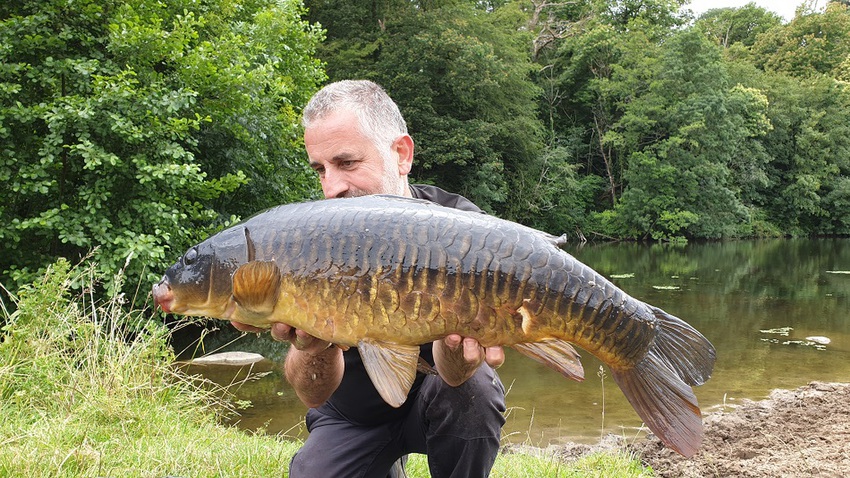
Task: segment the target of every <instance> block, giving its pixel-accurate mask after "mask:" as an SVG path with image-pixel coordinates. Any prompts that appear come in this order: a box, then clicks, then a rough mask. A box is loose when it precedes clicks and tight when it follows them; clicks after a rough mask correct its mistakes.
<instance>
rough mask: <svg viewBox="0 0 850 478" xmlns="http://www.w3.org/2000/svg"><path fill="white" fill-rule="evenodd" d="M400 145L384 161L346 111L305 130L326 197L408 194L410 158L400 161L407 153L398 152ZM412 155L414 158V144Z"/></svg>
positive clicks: (309, 151) (396, 145)
mask: <svg viewBox="0 0 850 478" xmlns="http://www.w3.org/2000/svg"><path fill="white" fill-rule="evenodd" d="M406 138H407V140H409V137H406ZM398 143H399V141H396V143H393V147H392V148H391V150H392V154H391V155H390V156H391V157H390V158H389V159H387V158H384V157H383V156H382V155H381V153H380V152H379V151H378V149H377V148H376V147H375V145H374V144H373V143H372V141H371V140H370V139H369V138H367V137H366V136H364V135H363V134H361V133H360V129H359V127H358V120H357V116H356V115H355V114H354V113H352V112H350V111H345V110H342V111H338V112H336V113H333V114H331V115H329V116H328V117H326V118H324V119H321V120H318V121H314V122H313V124H311V125H310V127H309V128H307V129H305V131H304V145H305V146H306V148H307V156H309V158H310V167H312V168H313V170H315V171H316V173H318V175H319V181H320V182H321V183H322V192H324V194H325V197H326V198H338V197H354V196H363V195H366V194H398V195H403V196H404V195H409V192H408V190H407V184H406V181H405V180H404V178H403V177H405V176H406V175H407V173H408V171H409V159H406V158H405V160H404V161H400V160H399V158H400V154H401V155H405V154H406V153H405V152H404V151H402V152H401V153H400V152H399V147H398V146H399V144H398ZM401 146H402V147H404V145H401ZM410 156H411V159H412V141H411V142H410Z"/></svg>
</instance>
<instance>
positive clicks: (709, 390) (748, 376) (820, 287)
mask: <svg viewBox="0 0 850 478" xmlns="http://www.w3.org/2000/svg"><path fill="white" fill-rule="evenodd" d="M571 252H574V253H575V255H576V257H577V258H578V259H579V260H581V261H582V262H584V263H585V264H587V265H589V266H591V267H593V268H594V269H596V270H597V271H599V272H600V273H601V274H603V275H605V276H606V277H611V276H612V275H620V274H622V275H625V274H629V275H630V276H629V277H623V278H614V279H612V281H613V282H614V283H615V284H617V285H618V286H619V287H621V288H622V289H623V290H625V291H626V292H628V293H629V294H631V295H632V296H634V297H636V298H639V299H641V300H644V301H646V302H649V303H651V304H653V305H656V306H658V307H661V308H663V309H665V310H667V311H668V312H670V313H673V314H675V315H678V316H679V317H681V318H683V319H685V320H686V321H688V322H689V323H691V324H692V325H694V326H695V327H696V328H697V329H698V330H700V331H701V332H702V333H703V334H705V335H706V337H708V338H709V340H711V341H712V343H713V344H714V345H715V347H716V348H717V351H718V362H717V367H716V369H715V374H714V378H712V380H710V381H709V382H708V384H706V385H705V386H703V387H700V388H699V389H698V393H699V395H700V397H701V398H700V400H701V401H702V400H703V398H702V397H706V402H708V403H718V402H719V401H721V400H722V399H723V394H725V393H727V392H728V393H730V395H731V396H738V397H740V396H750V394H753V393H756V394H761V393H766V392H767V391H769V390H770V389H771V388H775V387H793V386H797V385H800V384H803V383H805V382H806V381H809V380H813V379H827V380H829V379H834V377H836V376H840V372H838V374H837V375H836V372H835V371H834V369H835V367H833V366H830V365H829V364H832V363H834V360H835V359H834V354H835V353H837V351H841V350H843V349H842V347H844V348H846V347H847V346H846V345H842V340H845V341H846V338H847V337H850V320H848V312H847V311H848V310H850V308H848V299H850V275H844V274H830V273H827V272H826V271H830V270H850V240H848V239H789V240H784V239H775V240H763V241H727V242H708V243H689V244H688V245H686V246H673V245H666V244H655V245H647V244H636V243H628V244H601V245H600V244H595V245H594V244H591V245H586V246H584V247H582V248H581V249H579V250H577V251H571ZM631 274H634V275H633V276H631ZM670 285H675V286H678V287H679V289H678V290H658V289H655V288H653V286H670ZM777 327H793V328H794V331H793V332H792V336H791V337H790V339H795V338H798V339H802V338H804V337H805V335H806V334H807V333H808V331H819V332H818V334H823V335H832V336H833V338H835V339H837V340H836V341H835V342H834V343H833V345H832V346H831V347H829V348H828V350H827V351H826V352H821V351H816V350H814V349H811V348H809V347H805V346H800V345H784V344H782V343H781V342H782V341H780V342H779V343H775V344H774V343H769V342H766V341H764V340H763V339H769V338H775V337H772V336H771V335H769V334H764V333H762V332H760V331H761V330H767V329H772V328H777ZM784 339H789V338H787V337H786V338H784ZM826 370H833V372H829V373H831V375H829V376H824V375H823V374H824V373H826V372H825V371H826Z"/></svg>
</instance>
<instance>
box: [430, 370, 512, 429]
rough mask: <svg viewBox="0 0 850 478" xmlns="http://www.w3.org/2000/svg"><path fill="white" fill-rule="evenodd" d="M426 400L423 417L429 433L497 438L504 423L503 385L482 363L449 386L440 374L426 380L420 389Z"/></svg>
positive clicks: (492, 371)
mask: <svg viewBox="0 0 850 478" xmlns="http://www.w3.org/2000/svg"><path fill="white" fill-rule="evenodd" d="M422 393H423V395H424V396H423V398H424V399H425V400H426V402H427V406H426V410H425V418H426V420H427V422H428V423H429V424H430V425H429V427H430V428H431V432H432V433H436V434H443V433H446V434H452V435H456V436H466V437H467V438H476V437H479V438H483V437H488V436H496V437H498V436H499V434H500V433H501V428H502V425H504V423H505V418H504V412H505V388H504V386H503V385H502V382H501V380H499V376H498V375H497V374H496V373H495V371H494V370H493V369H492V368H490V367H489V366H487V365H482V366H481V367H480V368H479V370H478V371H477V372H476V373H475V375H473V376H472V378H470V379H469V380H467V381H466V382H464V383H463V384H462V385H460V386H458V387H452V386H450V385H448V384H447V383H445V382H444V381H443V380H442V379H441V378H440V377H438V376H432V377H428V378H427V379H426V383H425V384H423V388H422Z"/></svg>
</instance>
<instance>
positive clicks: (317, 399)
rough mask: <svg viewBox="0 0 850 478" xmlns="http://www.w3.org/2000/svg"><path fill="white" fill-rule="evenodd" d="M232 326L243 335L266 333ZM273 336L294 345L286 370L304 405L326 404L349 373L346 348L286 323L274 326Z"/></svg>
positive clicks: (243, 326) (236, 325)
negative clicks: (343, 348)
mask: <svg viewBox="0 0 850 478" xmlns="http://www.w3.org/2000/svg"><path fill="white" fill-rule="evenodd" d="M231 323H232V324H233V326H234V327H236V328H237V329H239V330H241V331H243V332H259V331H261V330H262V329H257V328H256V327H251V326H250V325H245V324H240V323H238V322H231ZM271 335H272V338H273V339H275V340H277V341H279V342H290V343H291V344H292V345H291V346H290V347H289V352H287V353H286V360H285V362H284V365H283V370H284V375H285V376H286V380H287V381H288V382H289V383H290V385H292V388H293V389H295V394H296V395H297V396H298V398H299V399H300V400H301V402H303V403H304V405H306V406H307V407H310V408H315V407H318V406H319V405H321V404H323V403H325V401H327V399H328V398H330V396H331V394H333V392H334V391H335V390H336V389H337V387H339V384H340V382H341V381H342V373H343V371H344V370H345V362H344V361H343V358H342V349H340V348H339V347H335V346H332V344H331V343H330V342H325V341H324V340H321V339H317V338H316V337H313V336H311V335H309V334H307V333H306V332H303V331H301V330H296V329H294V328H292V327H290V326H288V325H286V324H279V323H278V324H273V325H272V328H271Z"/></svg>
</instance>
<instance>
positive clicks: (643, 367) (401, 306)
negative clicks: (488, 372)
mask: <svg viewBox="0 0 850 478" xmlns="http://www.w3.org/2000/svg"><path fill="white" fill-rule="evenodd" d="M565 242H566V237H565V236H560V237H558V236H554V235H551V234H548V233H546V232H543V231H540V230H537V229H533V228H531V227H527V226H524V225H522V224H519V223H516V222H512V221H508V220H504V219H500V218H497V217H494V216H491V215H486V214H481V213H475V212H467V211H460V210H457V209H452V208H447V207H443V206H440V205H437V204H434V203H431V202H428V201H424V200H418V199H411V198H405V197H398V196H384V195H370V196H361V197H356V198H339V199H326V200H319V201H306V202H301V203H294V204H286V205H281V206H277V207H273V208H271V209H268V210H266V211H263V212H261V213H258V214H256V215H255V216H253V217H251V218H249V219H247V220H245V221H243V222H242V223H240V224H237V225H235V226H232V227H229V228H227V229H225V230H223V231H221V232H218V233H217V234H215V235H213V236H211V237H209V238H208V239H206V240H204V241H203V242H201V243H199V244H197V245H195V246H193V247H191V248H189V249H188V250H187V251H186V252H185V253H184V254H183V255H182V257H181V258H180V259H179V261H177V262H176V263H175V264H174V265H173V266H171V267H170V268H168V270H167V271H166V272H165V274H164V275H163V277H162V279H161V280H160V281H159V282H158V283H157V284H155V285H154V286H153V289H152V294H153V297H154V302H155V304H156V306H158V307H160V308H161V309H162V311H163V312H165V313H173V314H179V315H187V316H205V317H211V318H217V319H223V320H232V321H237V322H242V323H245V324H249V325H254V326H256V327H265V328H267V327H270V326H271V324H273V323H275V322H282V323H285V324H288V325H290V326H292V327H294V328H297V329H301V330H304V331H306V332H307V333H309V334H311V335H313V336H315V337H318V338H320V339H322V340H325V341H328V342H331V343H332V344H336V345H337V346H339V347H341V348H349V347H357V349H358V351H359V353H360V355H361V357H362V359H363V363H364V365H365V367H366V370H367V372H368V374H369V377H370V379H371V380H372V382H373V384H374V385H375V388H376V389H377V390H378V392H379V393H380V395H381V397H382V398H383V399H384V400H385V401H386V402H387V403H389V404H390V405H392V406H394V407H399V406H401V404H403V403H404V401H405V399H406V397H407V394H408V392H409V390H410V387H411V384H412V383H413V381H414V379H415V375H416V372H417V368H419V369H420V370H421V364H419V345H421V344H425V343H429V342H432V341H434V340H438V339H440V338H442V337H445V336H446V335H449V334H460V335H461V336H464V337H472V338H474V339H476V340H478V342H479V343H480V344H481V345H482V346H485V347H488V346H496V345H499V346H507V347H512V348H514V349H515V350H517V351H518V352H519V353H520V354H523V355H525V356H527V357H529V358H531V359H533V360H535V361H537V362H540V363H543V364H544V365H546V366H548V367H550V368H552V369H554V370H556V371H557V372H559V373H560V374H562V375H563V376H565V377H567V378H570V379H573V380H577V381H581V380H583V379H584V370H583V368H582V366H581V360H580V358H581V357H580V354H579V353H578V352H577V350H576V348H575V347H574V346H577V347H579V348H581V349H583V350H585V351H587V352H589V353H591V354H593V355H595V356H596V357H598V358H599V359H600V360H601V361H602V362H603V363H605V364H606V365H607V367H608V368H609V369H610V370H611V376H612V377H613V379H614V381H615V382H616V383H617V385H618V386H619V388H620V389H621V390H622V392H623V394H624V395H625V396H626V398H627V399H628V401H629V403H630V404H631V405H632V407H633V408H634V410H635V412H636V413H637V414H638V416H640V417H641V419H643V421H644V423H645V424H646V425H647V427H648V428H649V429H650V430H651V431H652V432H653V433H654V434H655V435H656V436H658V437H659V438H660V439H661V441H662V442H663V443H665V444H666V445H667V446H669V447H670V448H672V449H673V450H675V451H677V452H678V453H680V454H682V455H684V456H692V455H693V454H694V453H696V451H697V450H698V448H699V446H700V443H701V441H702V430H703V428H702V416H701V413H700V409H699V406H698V403H697V399H696V396H695V394H694V392H693V389H692V387H693V386H697V385H701V384H703V383H704V382H705V381H707V380H708V379H709V378H710V377H711V373H712V370H713V367H714V362H715V360H716V351H715V348H714V346H713V345H712V344H711V342H710V341H709V340H708V339H706V338H705V337H704V336H703V335H702V334H701V333H700V332H699V331H697V330H696V329H694V328H693V327H692V326H690V325H689V324H688V323H686V322H685V321H683V320H682V319H679V318H678V317H676V316H674V315H671V314H669V313H667V312H665V311H663V310H661V309H659V308H657V307H654V306H652V305H649V304H647V303H645V302H643V301H641V300H638V299H635V298H633V297H631V296H629V295H628V294H627V293H626V292H624V291H623V290H622V289H620V288H618V287H617V286H616V285H614V284H613V283H612V282H610V281H609V280H607V279H606V278H605V277H603V276H602V275H601V274H599V273H597V272H596V271H594V270H593V269H591V268H590V267H588V266H587V265H585V264H583V263H581V262H580V261H579V260H577V259H576V258H574V257H573V256H572V255H570V254H569V253H567V252H566V251H564V250H563V249H562V246H563V245H564V244H565Z"/></svg>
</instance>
